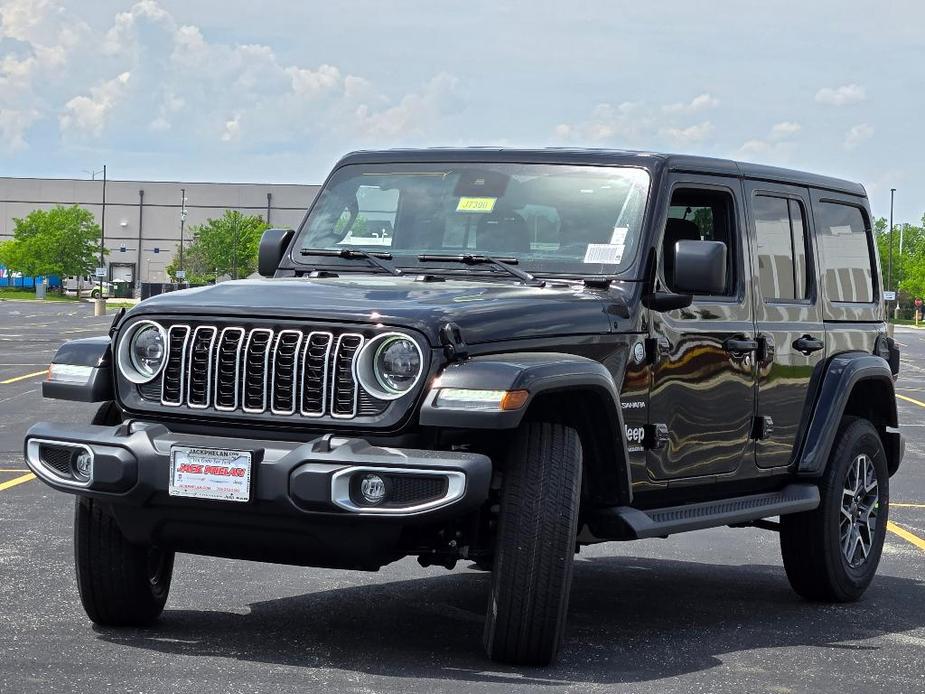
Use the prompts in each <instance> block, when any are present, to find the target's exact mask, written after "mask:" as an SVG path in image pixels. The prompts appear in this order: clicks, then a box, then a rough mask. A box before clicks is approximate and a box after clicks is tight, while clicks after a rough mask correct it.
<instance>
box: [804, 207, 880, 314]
mask: <svg viewBox="0 0 925 694" xmlns="http://www.w3.org/2000/svg"><path fill="white" fill-rule="evenodd" d="M815 209H816V211H817V213H818V214H817V217H816V222H817V224H816V229H817V234H818V238H819V254H820V255H821V256H822V260H823V262H824V264H825V279H824V282H825V291H826V294H827V295H828V297H829V301H834V302H859V303H870V302H872V301H873V300H874V285H873V258H872V256H871V247H870V242H869V239H868V236H869V234H868V231H867V224H866V223H865V220H864V215H863V214H862V213H861V210H860V208H858V207H854V206H853V205H844V204H841V203H837V202H823V203H820V204H819V205H818V207H816V208H815Z"/></svg>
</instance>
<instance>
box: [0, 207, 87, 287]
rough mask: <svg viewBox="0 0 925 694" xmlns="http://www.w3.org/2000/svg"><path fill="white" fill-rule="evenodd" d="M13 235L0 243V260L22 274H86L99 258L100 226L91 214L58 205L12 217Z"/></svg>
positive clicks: (64, 275) (43, 275)
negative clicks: (8, 239)
mask: <svg viewBox="0 0 925 694" xmlns="http://www.w3.org/2000/svg"><path fill="white" fill-rule="evenodd" d="M13 224H14V226H13V238H12V240H10V241H7V242H5V243H3V244H2V245H0V263H2V264H3V265H6V266H7V267H8V268H10V269H11V270H15V271H17V272H21V273H22V274H23V275H26V276H30V277H31V276H42V277H47V276H49V275H58V276H60V277H71V276H75V275H86V274H89V273H90V272H91V270H92V269H93V268H94V267H96V265H97V263H98V260H99V255H98V254H99V243H100V227H99V225H98V224H97V223H96V220H95V219H94V218H93V214H92V213H91V212H90V211H88V210H85V209H83V208H82V207H80V206H79V205H72V206H70V207H62V206H60V205H58V206H56V207H53V208H51V209H50V210H33V211H32V212H30V213H29V214H28V215H26V216H25V217H23V218H21V219H20V218H14V219H13Z"/></svg>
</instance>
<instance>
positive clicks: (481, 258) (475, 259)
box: [418, 253, 545, 287]
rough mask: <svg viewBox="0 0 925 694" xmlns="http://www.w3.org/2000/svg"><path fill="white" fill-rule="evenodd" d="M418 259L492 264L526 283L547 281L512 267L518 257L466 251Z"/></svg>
mask: <svg viewBox="0 0 925 694" xmlns="http://www.w3.org/2000/svg"><path fill="white" fill-rule="evenodd" d="M418 260H419V261H420V262H422V263H428V262H432V263H462V264H463V265H491V266H492V267H497V268H501V269H502V270H504V271H505V272H507V273H508V274H509V275H513V276H514V277H516V278H517V279H519V280H520V281H521V282H523V283H524V284H532V285H534V286H538V287H542V286H543V285H544V284H545V282H543V281H542V280H538V279H536V277H534V276H533V275H531V274H530V273H529V272H524V271H523V270H518V269H517V268H516V267H511V266H512V265H516V264H517V263H518V262H520V261H518V260H517V258H493V257H492V256H490V255H472V254H471V253H465V254H463V255H427V254H425V255H419V256H418Z"/></svg>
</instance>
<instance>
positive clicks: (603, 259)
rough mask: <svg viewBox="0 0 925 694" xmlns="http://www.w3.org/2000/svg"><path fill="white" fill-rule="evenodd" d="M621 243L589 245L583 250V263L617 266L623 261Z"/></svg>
mask: <svg viewBox="0 0 925 694" xmlns="http://www.w3.org/2000/svg"><path fill="white" fill-rule="evenodd" d="M623 248H624V246H623V244H622V243H589V244H588V248H587V249H586V250H585V259H584V262H585V263H604V264H606V265H619V263H620V261H621V260H622V259H623Z"/></svg>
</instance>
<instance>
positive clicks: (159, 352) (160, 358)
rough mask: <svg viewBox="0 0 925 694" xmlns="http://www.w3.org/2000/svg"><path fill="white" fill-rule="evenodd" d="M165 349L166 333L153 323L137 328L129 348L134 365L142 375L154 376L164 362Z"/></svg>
mask: <svg viewBox="0 0 925 694" xmlns="http://www.w3.org/2000/svg"><path fill="white" fill-rule="evenodd" d="M165 349H166V345H165V344H164V335H163V333H162V332H161V331H160V330H158V329H157V328H155V327H154V326H153V325H146V326H145V327H143V328H141V329H140V330H136V331H135V334H134V335H133V336H132V344H131V347H130V348H129V356H130V357H131V359H132V366H134V367H135V369H136V370H137V371H138V373H140V374H141V375H142V376H144V377H146V378H154V377H155V376H156V375H157V372H158V371H160V370H161V366H162V365H163V363H164V350H165Z"/></svg>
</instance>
